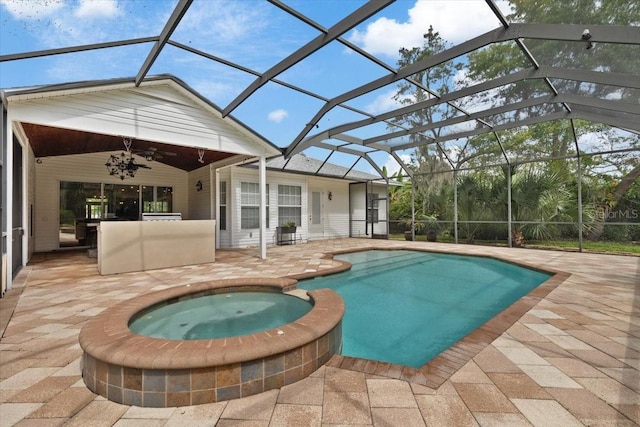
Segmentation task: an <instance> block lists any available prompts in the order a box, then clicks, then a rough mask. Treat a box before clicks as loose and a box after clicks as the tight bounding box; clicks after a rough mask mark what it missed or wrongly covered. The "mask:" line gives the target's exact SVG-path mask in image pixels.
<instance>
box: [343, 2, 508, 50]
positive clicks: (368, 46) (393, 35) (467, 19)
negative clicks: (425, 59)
mask: <svg viewBox="0 0 640 427" xmlns="http://www.w3.org/2000/svg"><path fill="white" fill-rule="evenodd" d="M497 3H498V4H499V6H500V7H501V9H503V10H505V7H503V6H504V5H503V4H504V3H507V2H506V1H498V2H497ZM408 13H409V16H408V18H407V20H406V21H404V22H399V21H397V20H395V19H389V18H386V17H381V18H379V19H377V20H376V21H374V22H372V23H370V24H369V25H367V27H366V29H365V30H364V31H358V30H354V31H353V32H352V33H351V35H350V36H349V40H350V41H352V42H354V43H356V44H358V45H359V46H361V47H363V48H364V49H365V50H366V51H368V52H370V53H373V54H380V55H388V56H390V57H397V55H398V50H399V49H400V48H407V49H411V48H413V47H420V46H422V44H423V34H425V33H426V32H427V30H428V29H429V25H432V26H433V28H434V30H435V31H437V32H439V33H440V36H441V37H442V38H443V39H445V40H446V41H447V42H450V43H454V44H456V43H460V42H463V41H466V40H469V39H471V38H473V37H475V36H478V35H480V34H483V33H485V32H487V31H489V30H492V29H494V28H497V27H498V26H499V25H500V23H499V21H498V19H497V18H496V17H495V15H494V14H493V12H492V11H491V9H489V7H488V6H487V4H486V3H485V2H483V1H478V0H458V1H451V0H446V1H445V0H417V1H416V3H415V5H414V6H413V7H412V8H411V9H409V11H408Z"/></svg>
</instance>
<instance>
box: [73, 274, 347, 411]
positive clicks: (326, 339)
mask: <svg viewBox="0 0 640 427" xmlns="http://www.w3.org/2000/svg"><path fill="white" fill-rule="evenodd" d="M295 284H296V280H293V279H290V278H272V279H269V278H242V279H228V280H216V281H210V282H202V283H197V284H189V285H184V286H179V287H175V288H171V289H165V290H162V291H157V292H153V293H150V294H146V295H143V296H140V297H137V298H133V299H131V300H129V301H125V302H123V303H120V304H118V305H116V306H114V307H112V308H110V309H108V310H106V311H105V312H103V313H101V314H99V315H98V316H96V317H95V318H93V319H91V320H90V321H89V322H88V323H87V324H86V325H85V327H83V329H82V330H81V332H80V338H79V340H80V346H81V347H82V349H83V350H84V355H83V359H82V362H83V363H82V376H83V379H84V382H85V384H86V385H87V387H88V388H89V389H90V390H91V391H93V392H95V393H97V394H99V395H101V396H104V397H106V398H107V399H109V400H111V401H114V402H117V403H122V404H126V405H135V406H144V407H173V406H185V405H196V404H201V403H212V402H219V401H223V400H229V399H235V398H239V397H245V396H250V395H253V394H256V393H261V392H264V391H267V390H271V389H274V388H280V387H282V386H284V385H287V384H291V383H294V382H296V381H299V380H301V379H303V378H305V377H307V376H309V375H310V374H311V373H313V372H314V371H315V370H317V369H318V368H319V367H321V366H322V365H324V364H325V363H326V362H327V361H329V360H330V359H331V357H332V356H334V355H335V354H338V353H339V352H340V349H341V343H342V316H343V315H344V302H343V301H342V298H340V296H339V295H338V294H336V293H335V292H334V291H332V290H330V289H320V290H317V291H310V292H308V295H309V297H310V298H311V300H312V302H313V304H314V305H313V308H312V309H311V311H310V312H309V313H307V314H306V315H305V316H303V317H301V318H300V319H298V320H296V321H294V322H292V323H289V324H287V325H282V326H281V327H278V328H274V329H270V330H267V331H263V332H258V333H254V334H250V335H243V336H239V337H232V338H226V339H213V340H191V341H178V340H164V339H157V338H150V337H144V336H140V335H136V334H134V333H133V332H131V331H130V330H129V327H128V325H129V321H130V319H131V318H132V317H134V316H135V315H136V314H137V313H138V312H140V311H141V310H144V309H145V308H147V307H149V306H152V305H155V304H159V303H164V301H166V300H172V299H176V298H177V299H180V298H186V297H187V296H189V295H193V294H201V293H203V292H204V293H224V292H242V291H257V290H260V291H265V290H271V291H274V292H287V291H290V290H293V289H295ZM280 331H281V332H282V333H279V332H280Z"/></svg>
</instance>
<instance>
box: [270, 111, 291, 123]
mask: <svg viewBox="0 0 640 427" xmlns="http://www.w3.org/2000/svg"><path fill="white" fill-rule="evenodd" d="M288 116H289V113H288V112H287V111H286V110H282V109H279V110H274V111H272V112H270V113H269V115H268V116H267V117H268V119H269V121H271V122H275V123H280V122H281V121H283V120H284V119H286V118H287V117H288Z"/></svg>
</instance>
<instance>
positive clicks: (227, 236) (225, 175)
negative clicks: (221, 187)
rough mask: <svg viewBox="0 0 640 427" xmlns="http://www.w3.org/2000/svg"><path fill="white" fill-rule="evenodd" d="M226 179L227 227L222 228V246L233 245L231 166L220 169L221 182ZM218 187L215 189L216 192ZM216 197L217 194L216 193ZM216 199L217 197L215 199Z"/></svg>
mask: <svg viewBox="0 0 640 427" xmlns="http://www.w3.org/2000/svg"><path fill="white" fill-rule="evenodd" d="M222 181H225V182H226V183H227V224H226V226H227V229H226V230H220V247H221V248H229V247H231V234H232V233H231V212H232V209H231V168H224V169H222V170H221V171H220V182H222ZM217 191H218V188H216V189H215V192H217ZM215 192H214V194H215ZM214 197H215V195H214ZM214 200H215V199H214ZM217 219H218V213H217V212H216V220H217Z"/></svg>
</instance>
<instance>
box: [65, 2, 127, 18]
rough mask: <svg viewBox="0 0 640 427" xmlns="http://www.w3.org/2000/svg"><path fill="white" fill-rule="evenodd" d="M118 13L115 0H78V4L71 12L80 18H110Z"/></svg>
mask: <svg viewBox="0 0 640 427" xmlns="http://www.w3.org/2000/svg"><path fill="white" fill-rule="evenodd" d="M118 13H119V11H118V2H117V0H99V1H97V0H80V6H78V8H77V9H76V10H75V11H74V12H73V14H74V15H75V16H76V18H82V19H95V18H102V17H106V18H112V17H114V16H117V15H118Z"/></svg>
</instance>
